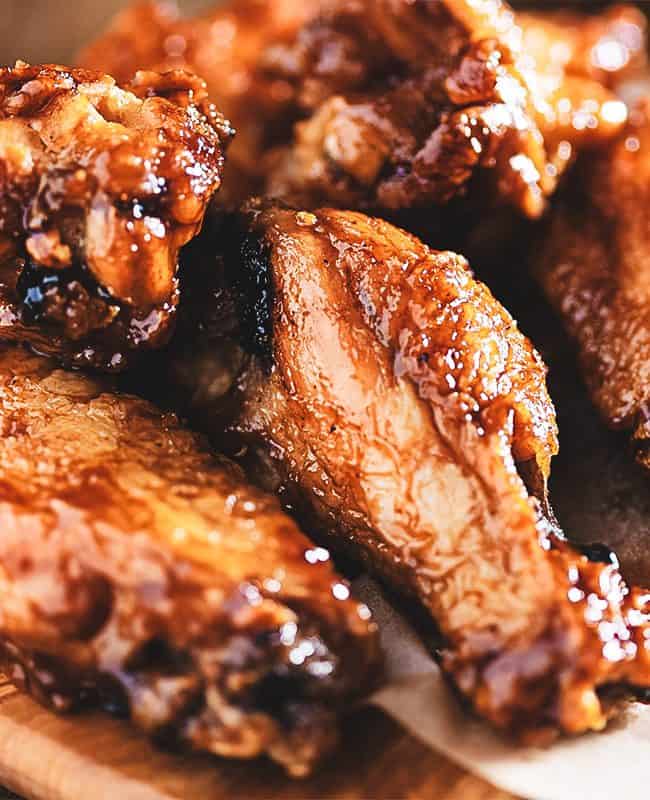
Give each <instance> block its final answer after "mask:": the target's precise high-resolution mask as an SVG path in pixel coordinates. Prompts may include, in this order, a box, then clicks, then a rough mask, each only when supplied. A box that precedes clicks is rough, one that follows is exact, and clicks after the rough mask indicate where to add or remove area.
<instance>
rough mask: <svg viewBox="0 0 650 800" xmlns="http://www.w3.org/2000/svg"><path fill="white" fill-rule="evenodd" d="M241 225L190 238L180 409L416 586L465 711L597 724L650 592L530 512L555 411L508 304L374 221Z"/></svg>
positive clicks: (457, 262) (350, 545)
mask: <svg viewBox="0 0 650 800" xmlns="http://www.w3.org/2000/svg"><path fill="white" fill-rule="evenodd" d="M239 225H240V234H239V235H238V236H235V242H234V243H233V245H232V249H231V252H229V253H228V254H227V255H226V257H225V259H223V260H221V259H220V257H219V256H218V244H217V245H214V244H211V243H210V241H209V239H208V234H207V233H206V234H205V237H206V238H205V239H204V241H203V242H197V244H196V246H194V245H193V246H192V251H193V252H189V253H188V255H187V257H188V259H191V260H192V261H193V263H192V264H191V266H190V269H188V272H187V278H188V282H190V281H192V280H194V281H199V283H198V284H197V285H196V287H195V289H194V290H193V289H192V287H191V286H190V285H188V286H185V287H184V293H183V303H187V306H186V311H185V312H184V313H183V312H182V313H181V320H184V321H182V322H181V324H180V328H179V332H178V334H177V336H178V338H177V341H176V345H175V347H176V355H175V367H174V369H173V372H174V381H175V383H176V387H177V391H179V392H180V394H181V395H183V396H184V397H185V401H186V407H185V410H187V411H188V412H189V413H190V414H191V415H192V416H193V417H194V419H195V420H196V421H197V424H198V425H200V426H201V427H202V428H204V429H205V430H208V431H210V432H211V433H212V434H213V435H214V436H215V437H216V438H217V440H218V442H219V443H220V446H222V447H225V448H226V449H227V450H228V451H232V452H238V453H239V454H240V456H242V454H243V461H244V462H245V463H246V464H247V465H248V468H249V469H250V474H251V476H255V477H256V479H257V480H260V479H263V480H264V482H265V486H266V488H269V489H274V490H275V491H277V492H279V493H280V494H281V496H282V497H283V500H284V502H285V503H286V504H287V506H289V507H290V508H292V509H293V510H294V512H295V513H297V514H298V516H299V517H300V518H301V519H304V520H309V521H310V524H311V525H312V526H313V528H314V529H316V528H317V529H320V530H321V531H322V532H323V534H324V535H326V536H327V537H331V539H330V538H327V541H333V542H334V543H335V545H336V546H338V547H341V548H343V549H347V550H348V551H349V552H350V553H351V554H352V555H353V556H355V557H357V558H361V559H363V560H365V562H366V564H367V565H369V566H370V568H371V569H372V570H374V571H375V572H377V573H378V574H379V575H381V576H383V577H384V578H385V579H386V580H387V581H388V582H389V583H390V584H391V585H392V586H395V587H398V588H399V589H401V590H404V591H406V592H407V593H410V594H411V595H414V596H416V597H417V598H418V599H419V601H420V602H421V603H422V605H423V606H424V608H425V609H426V610H427V611H428V612H429V613H430V615H431V617H432V618H433V619H434V620H435V622H436V623H437V626H438V627H439V629H440V632H441V633H442V635H443V637H444V640H445V646H444V649H443V652H442V664H443V667H444V669H445V670H446V671H447V673H448V674H449V676H450V677H451V678H452V679H453V681H454V682H455V684H456V686H457V687H458V689H459V690H460V691H461V692H462V693H463V694H464V695H465V696H466V697H467V698H468V699H469V700H471V702H472V703H473V705H474V707H475V709H476V710H477V711H478V712H479V713H480V714H482V715H483V716H484V717H486V718H487V719H488V720H490V721H491V722H493V723H494V724H496V725H497V726H500V727H503V728H507V729H510V730H513V731H515V732H517V733H519V734H521V735H523V736H525V737H526V738H531V739H533V740H537V741H539V740H541V739H546V738H547V737H548V736H549V735H553V734H556V733H557V732H558V731H561V732H568V733H579V732H582V731H586V730H591V729H599V728H602V727H603V726H604V724H605V721H606V719H607V716H608V715H609V714H610V712H611V711H612V702H611V701H612V697H613V696H617V695H618V693H619V692H620V691H626V690H627V689H628V688H629V687H647V686H649V685H650V652H649V650H648V648H647V645H646V641H647V638H646V637H647V636H648V630H649V629H648V619H649V617H648V612H649V611H650V608H649V606H648V603H649V601H650V598H649V597H648V596H643V595H642V594H640V593H639V592H637V591H636V590H634V589H628V588H627V587H626V586H625V585H624V583H623V581H622V579H621V576H620V574H619V573H618V571H617V569H616V567H615V565H614V564H611V563H609V564H604V563H592V562H590V561H589V560H588V559H587V557H585V556H583V555H581V554H580V553H579V552H577V551H576V550H574V549H572V548H571V547H570V546H569V545H568V544H567V542H566V541H564V540H563V538H562V537H561V535H560V534H559V533H557V532H556V531H555V530H554V529H553V526H552V525H551V524H550V523H549V522H548V521H547V520H546V519H545V517H544V514H543V513H542V510H543V506H544V502H545V481H546V477H547V475H548V472H549V467H550V461H551V458H552V456H553V454H554V453H555V452H556V449H557V440H556V426H555V415H554V409H553V406H552V403H551V401H550V399H549V397H548V395H547V392H546V386H545V375H546V371H545V367H544V365H543V363H542V361H541V359H540V357H539V355H538V354H537V353H536V352H535V351H534V349H533V348H532V346H531V344H530V343H529V342H528V340H527V339H526V338H525V337H524V336H523V335H522V334H521V333H520V332H519V331H518V329H517V327H516V324H515V322H514V320H513V319H512V318H511V317H510V315H509V314H508V313H507V312H506V311H505V310H504V309H503V308H502V307H501V306H500V305H499V304H498V303H497V301H496V300H495V299H494V298H493V297H492V295H491V294H490V292H489V290H488V289H487V288H486V287H485V286H484V285H482V284H480V283H479V282H477V281H476V280H475V279H474V278H473V276H472V274H471V272H470V271H469V269H468V266H467V262H466V261H465V260H464V259H463V258H462V257H460V256H457V255H455V254H453V253H449V252H435V251H432V250H430V249H428V248H427V247H426V246H424V245H423V244H422V243H421V242H420V241H418V240H417V239H416V238H414V237H412V236H410V235H408V234H406V233H404V232H402V231H400V230H398V229H397V228H395V227H393V226H391V225H389V224H388V223H386V222H383V221H380V220H377V219H370V218H368V217H365V216H364V215H362V214H359V213H352V212H339V211H333V210H320V211H317V212H315V213H311V212H304V211H302V212H294V211H291V210H287V209H280V208H274V207H264V206H257V207H253V208H251V209H250V210H249V212H248V214H247V215H244V217H243V218H242V219H241V220H240V222H239ZM227 227H228V228H229V229H232V228H233V227H234V226H233V223H232V221H229V222H228V224H227ZM213 235H214V236H215V237H216V240H217V242H221V241H222V236H221V233H214V234H213ZM210 251H211V252H212V256H210ZM215 254H217V255H215ZM195 261H198V262H201V261H203V273H204V280H203V281H201V278H200V276H201V266H200V264H197V263H194V262H195ZM181 308H182V307H181ZM520 475H524V476H525V479H526V483H527V484H528V485H529V486H530V487H531V491H534V492H536V493H537V494H538V498H535V497H534V496H533V495H532V494H531V493H529V491H528V490H527V488H526V483H525V482H524V480H523V479H522V477H520Z"/></svg>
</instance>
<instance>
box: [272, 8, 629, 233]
mask: <svg viewBox="0 0 650 800" xmlns="http://www.w3.org/2000/svg"><path fill="white" fill-rule="evenodd" d="M618 13H619V15H621V16H622V17H623V18H624V19H626V20H628V19H629V20H634V22H632V21H630V22H629V24H630V26H632V27H633V28H634V30H635V31H636V32H637V34H638V36H637V38H638V39H639V42H638V43H637V42H635V43H634V46H635V47H637V49H641V47H642V45H641V42H642V41H643V30H644V29H643V28H642V23H641V21H640V17H639V16H638V15H636V14H634V13H633V12H627V11H619V12H618ZM539 19H540V18H539V17H525V20H526V21H528V22H535V24H536V27H535V32H536V33H537V38H540V37H541V36H542V34H543V35H544V36H545V40H546V41H545V45H546V47H550V48H551V52H555V50H554V49H553V48H554V47H555V45H557V47H556V49H558V50H562V52H563V53H565V55H566V58H565V60H564V61H563V60H562V59H561V58H560V57H559V56H558V57H553V56H547V57H546V58H545V59H543V60H541V59H540V63H539V64H538V63H537V62H536V61H535V59H534V58H532V54H534V52H535V51H534V49H532V48H531V49H530V51H529V48H528V45H527V44H526V46H522V39H523V40H524V42H526V43H527V39H528V38H529V37H527V36H526V26H525V25H524V26H523V30H522V26H521V25H520V24H519V21H518V19H517V18H516V16H515V15H514V14H513V12H512V11H511V9H510V8H509V7H508V6H507V4H506V3H503V2H492V0H479V2H473V1H472V2H470V0H436V1H435V2H410V1H409V0H338V1H336V2H333V3H332V4H330V6H329V10H328V11H327V12H325V13H323V14H322V15H321V16H319V17H318V18H317V19H316V20H315V21H312V22H311V23H308V24H307V25H306V26H304V27H303V28H302V29H301V31H300V33H299V35H298V36H297V37H296V38H295V40H294V42H292V43H291V44H290V45H287V46H284V47H282V46H278V47H276V48H274V50H273V51H272V52H271V53H269V54H267V57H266V58H265V59H264V61H263V68H264V69H266V72H267V74H268V75H269V76H275V77H277V78H282V79H284V80H286V81H287V82H288V83H289V84H291V85H292V86H293V91H294V96H295V103H296V105H297V106H298V107H299V109H300V111H301V112H302V113H303V114H304V115H306V116H307V118H306V120H305V121H303V122H300V123H299V124H298V125H297V126H296V129H295V136H294V140H293V142H292V143H291V144H289V145H288V146H287V147H286V148H285V150H284V152H283V153H279V154H278V161H279V163H278V164H277V165H276V166H275V167H274V169H273V172H272V175H271V179H270V182H269V187H268V191H269V194H271V195H275V196H279V197H285V198H287V197H288V198H290V199H291V200H292V201H293V202H299V203H301V204H303V205H312V206H313V205H317V204H319V203H334V204H336V205H337V206H346V207H359V206H362V207H363V206H365V207H370V208H375V209H376V208H382V209H389V210H395V209H403V208H408V209H410V208H414V207H422V206H430V205H432V204H443V203H446V202H448V201H449V200H450V199H451V198H453V197H454V196H457V195H458V194H459V193H464V192H466V191H467V189H468V186H469V185H470V182H473V183H475V180H474V179H475V178H476V177H477V176H480V179H481V184H482V185H485V184H487V188H488V189H489V190H490V192H491V193H496V196H497V198H498V199H499V200H500V201H501V202H505V203H507V204H511V205H513V206H514V207H516V208H518V209H520V210H521V211H522V212H523V213H524V214H526V215H527V216H529V217H537V216H539V215H540V214H541V213H542V211H543V210H544V207H545V199H546V197H547V196H548V195H549V194H550V193H551V192H552V191H553V190H554V188H555V185H556V183H557V178H558V176H559V175H560V174H561V173H562V172H563V171H564V170H565V169H566V166H567V164H569V163H570V162H571V160H572V159H573V156H574V153H575V151H576V150H579V149H582V148H584V147H588V146H592V145H595V144H598V143H601V142H603V141H607V140H608V139H609V138H611V137H612V136H613V135H615V134H616V133H617V132H618V131H619V130H620V128H621V126H622V124H623V123H624V122H625V118H626V110H625V107H624V105H623V104H622V103H621V102H620V101H618V100H617V99H616V97H615V96H614V95H613V94H612V93H611V92H610V91H609V90H608V89H607V88H606V87H605V86H604V85H602V84H601V83H598V82H597V81H595V80H593V79H592V78H591V77H588V76H586V75H585V74H584V73H585V72H589V71H588V70H587V69H586V66H585V65H584V64H583V63H582V54H581V53H579V49H580V48H579V44H578V43H579V42H581V41H582V43H583V44H584V41H592V40H595V41H596V42H597V41H599V39H598V38H597V37H596V36H594V33H593V32H594V31H598V32H601V31H603V30H604V31H615V34H613V37H614V41H615V43H616V44H620V39H621V38H622V37H621V36H620V35H619V33H618V29H617V28H616V22H615V20H614V21H612V19H610V17H609V16H607V17H605V18H604V19H600V20H598V18H597V20H596V21H593V22H591V23H584V25H585V31H584V33H582V32H581V33H578V32H577V31H576V28H578V25H577V23H576V24H574V28H573V30H572V31H565V32H564V35H563V36H562V37H559V38H558V40H557V42H555V43H553V42H551V41H549V40H550V38H551V34H550V32H551V31H555V32H557V31H558V29H559V24H556V25H555V27H552V26H551V24H550V23H549V24H548V26H547V27H545V28H543V30H542V32H540V28H539ZM615 19H616V18H615ZM529 33H530V38H532V32H529ZM616 35H618V36H619V38H618V39H616V38H615V36H616ZM583 40H584V41H583ZM621 47H623V45H622V44H621ZM541 49H542V48H541V47H538V50H541ZM627 53H628V61H632V60H638V59H640V56H637V50H633V48H632V46H630V48H628V51H627ZM593 72H594V74H595V75H600V74H601V73H599V72H598V71H597V70H594V71H593ZM484 191H485V190H481V191H480V192H479V194H484Z"/></svg>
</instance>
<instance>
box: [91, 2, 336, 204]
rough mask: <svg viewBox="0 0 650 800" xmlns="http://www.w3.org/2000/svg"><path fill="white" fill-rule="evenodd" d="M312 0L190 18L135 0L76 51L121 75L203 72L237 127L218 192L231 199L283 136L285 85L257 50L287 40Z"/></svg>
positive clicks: (255, 177) (251, 187)
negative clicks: (261, 64)
mask: <svg viewBox="0 0 650 800" xmlns="http://www.w3.org/2000/svg"><path fill="white" fill-rule="evenodd" d="M319 5H320V1H319V0H300V2H296V0H229V2H226V3H220V4H219V5H218V6H217V7H216V8H213V9H211V10H210V11H208V12H204V13H202V14H200V15H199V16H197V17H193V18H190V19H185V18H182V17H181V16H180V14H179V12H178V9H177V7H176V6H175V4H174V3H169V2H155V1H154V2H144V3H142V2H139V3H136V4H135V5H133V6H131V7H129V8H127V9H126V10H125V11H123V12H121V13H120V14H118V16H117V17H116V18H115V20H114V21H113V23H112V25H111V27H110V28H109V30H108V31H107V32H106V33H105V34H104V35H102V36H100V37H99V39H98V40H97V41H96V42H94V43H93V44H91V45H90V46H89V47H87V48H86V49H85V50H84V51H83V52H82V53H81V54H80V56H79V63H80V64H81V65H82V66H84V67H89V68H91V69H99V70H102V71H105V72H108V73H110V74H111V75H114V76H115V77H116V78H117V80H118V81H128V80H130V79H131V78H132V76H133V75H134V74H135V72H136V70H138V69H144V68H146V69H155V70H158V71H164V70H167V69H172V68H179V67H182V68H186V69H190V70H191V71H192V72H195V73H196V74H197V75H201V77H203V78H205V80H206V81H207V84H208V89H209V91H210V95H211V97H212V99H213V100H214V101H215V102H216V103H217V104H218V106H219V108H220V109H222V110H223V111H224V113H225V114H226V115H227V116H228V118H229V119H230V120H231V121H232V122H233V124H234V125H235V128H236V129H237V137H236V139H235V141H234V143H233V146H232V147H231V149H230V150H229V152H228V165H227V169H226V176H227V178H226V181H225V187H224V191H223V192H222V193H221V194H220V195H219V197H220V199H222V200H223V199H225V200H226V201H230V202H235V201H237V200H240V199H242V200H243V199H244V198H245V197H247V196H248V195H250V194H251V193H252V192H253V191H255V190H257V189H259V187H260V185H261V179H262V177H263V175H264V171H265V165H264V162H263V160H262V153H263V150H264V149H265V148H266V147H268V145H269V143H271V142H273V141H274V139H275V138H276V137H283V138H285V139H286V138H287V137H288V136H289V132H290V129H291V128H290V123H291V120H290V119H288V118H287V117H286V116H285V115H286V112H287V101H288V100H289V98H290V91H289V89H290V87H288V86H287V85H286V83H285V82H284V81H283V80H282V79H276V78H269V79H267V78H266V77H265V76H264V75H262V74H260V73H257V72H256V70H255V67H256V64H257V61H258V59H259V57H260V53H261V52H263V51H264V50H265V48H267V47H272V46H274V45H276V44H280V43H282V42H285V41H287V40H289V39H290V38H291V37H292V36H293V35H294V34H295V32H296V31H297V29H298V28H299V27H300V26H301V25H302V24H303V23H305V22H306V21H307V20H308V19H309V18H310V17H311V16H312V15H313V14H314V13H315V11H316V9H317V8H318V7H319Z"/></svg>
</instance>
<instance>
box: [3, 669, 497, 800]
mask: <svg viewBox="0 0 650 800" xmlns="http://www.w3.org/2000/svg"><path fill="white" fill-rule="evenodd" d="M0 784H3V785H5V786H7V787H8V788H9V789H11V790H12V791H15V792H17V793H19V794H20V795H22V796H24V797H25V798H27V799H28V800H117V798H119V800H190V799H191V798H197V800H262V798H265V800H271V799H272V798H278V799H279V798H282V800H310V799H313V800H317V799H318V800H320V798H332V799H334V798H340V799H341V800H343V799H345V800H359V799H360V798H363V799H364V800H365V799H366V798H368V800H512V798H511V796H510V795H508V794H506V793H504V792H500V791H497V790H496V789H493V788H492V787H490V786H489V785H488V784H487V783H485V782H484V781H482V780H480V779H478V778H474V777H473V776H470V775H468V774H467V773H465V772H464V771H463V770H462V769H460V768H458V767H456V766H454V765H453V764H451V763H450V762H448V761H447V760H446V759H444V758H442V757H440V756H438V755H436V754H435V753H432V752H431V751H430V750H429V749H428V748H427V747H425V746H424V745H422V744H420V743H419V742H418V741H416V740H415V739H413V738H412V737H411V736H409V735H408V734H406V733H404V732H403V731H402V730H401V729H400V728H399V727H398V726H397V725H396V724H395V723H393V722H392V721H391V720H390V719H388V718H387V717H385V716H384V715H383V714H381V713H380V712H379V711H376V710H374V709H364V710H362V711H360V712H358V713H356V714H355V715H354V716H352V717H351V718H350V719H349V720H348V724H347V725H346V726H345V733H344V737H343V741H342V742H341V746H340V748H339V750H338V752H337V753H336V754H335V755H334V756H333V757H332V758H331V759H330V760H329V762H327V763H325V764H324V765H323V766H322V767H321V769H320V771H319V772H318V773H317V774H316V775H315V776H314V777H313V778H310V779H308V780H303V781H292V780H290V779H288V778H286V777H284V775H283V774H282V772H281V771H280V770H279V769H278V768H276V767H274V766H273V765H271V764H267V763H266V762H262V761H258V762H227V761H224V760H222V759H217V758H212V757H207V756H206V757H200V756H179V755H174V754H171V753H165V752H162V751H160V750H157V749H155V748H154V747H152V746H151V745H150V744H149V743H148V742H147V741H146V740H145V739H144V737H142V736H140V735H139V734H138V733H137V732H136V731H134V730H133V729H132V728H131V726H130V725H129V724H128V723H126V722H123V721H120V720H115V719H112V718H110V717H108V716H106V715H104V714H101V713H88V714H78V715H74V716H69V717H59V716H57V715H55V714H53V713H51V712H49V711H47V710H45V709H43V708H41V707H40V706H38V705H37V704H36V703H35V702H34V701H32V700H31V699H29V698H28V697H26V696H24V695H22V694H21V693H19V692H18V691H17V690H16V689H15V688H14V687H13V686H12V685H11V684H10V683H9V682H8V681H7V680H6V679H5V678H4V677H3V676H0Z"/></svg>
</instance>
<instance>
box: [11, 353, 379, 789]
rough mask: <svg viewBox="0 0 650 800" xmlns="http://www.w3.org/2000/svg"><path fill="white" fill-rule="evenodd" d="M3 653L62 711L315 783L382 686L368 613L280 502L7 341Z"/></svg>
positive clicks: (102, 387) (169, 424)
mask: <svg viewBox="0 0 650 800" xmlns="http://www.w3.org/2000/svg"><path fill="white" fill-rule="evenodd" d="M0 431H1V432H2V433H1V437H0V453H1V457H0V526H1V527H2V537H1V541H0V646H1V650H2V656H3V658H4V660H5V662H6V664H7V665H9V666H8V670H9V674H10V675H11V677H12V679H13V680H14V681H16V682H17V683H18V684H23V685H24V686H25V687H26V688H27V689H28V690H29V691H30V692H31V693H32V694H34V695H35V696H36V697H37V698H39V699H41V700H42V701H44V702H47V703H49V704H51V705H52V706H53V707H54V708H56V709H58V710H65V709H68V708H70V707H71V706H75V705H77V704H78V703H80V702H88V701H92V702H99V703H101V704H103V705H107V706H110V707H112V708H116V707H117V708H121V709H123V710H125V711H128V712H130V715H131V716H132V718H133V720H134V721H135V723H136V724H137V725H139V726H140V727H141V728H143V729H144V730H146V731H148V732H149V733H150V734H152V735H154V736H156V737H164V738H165V739H167V740H170V739H171V740H175V741H178V742H179V743H183V744H186V745H189V746H191V747H192V748H194V749H198V750H205V751H209V752H212V753H216V754H218V755H225V756H231V757H238V758H249V757H253V756H257V755H259V754H263V753H266V754H268V755H269V756H270V757H271V758H273V759H274V760H276V761H278V762H279V763H281V764H282V765H283V766H284V767H285V768H286V769H287V770H288V771H289V772H290V773H292V774H294V775H302V774H304V773H305V772H307V771H309V769H310V767H311V766H312V764H313V763H314V761H315V760H316V759H317V758H318V757H319V756H321V755H322V754H323V753H324V752H326V751H327V750H329V749H330V748H331V746H332V744H333V742H334V741H335V739H336V717H337V714H338V712H339V711H340V710H342V709H345V708H347V707H349V706H350V705H351V704H352V702H353V701H354V700H355V698H357V697H359V696H360V695H361V694H362V693H363V691H364V690H367V688H368V686H369V681H370V679H371V677H372V676H373V674H374V673H375V671H376V666H377V643H376V637H375V631H374V627H373V624H372V622H371V621H370V619H369V612H368V609H367V608H366V607H365V606H363V605H360V604H359V603H357V602H355V601H354V600H353V599H350V598H349V594H350V593H349V590H348V588H347V586H346V585H345V583H344V582H342V581H341V579H339V578H338V577H337V575H336V574H335V573H334V571H333V569H332V567H331V565H330V564H329V563H328V562H327V559H328V555H327V551H325V550H324V549H323V548H315V547H314V546H313V545H311V544H310V542H309V541H308V540H307V539H306V538H305V537H304V536H303V535H302V534H301V533H300V531H299V530H298V528H297V527H296V525H295V523H294V522H292V521H291V520H290V519H289V518H288V517H287V516H285V515H284V513H283V512H282V511H281V510H280V507H279V504H278V502H277V500H275V499H274V498H271V497H269V496H267V495H264V494H262V493H261V492H259V491H258V490H255V489H252V488H250V487H249V486H248V485H246V483H245V482H244V481H243V477H242V475H241V473H240V470H239V468H238V467H236V466H234V465H233V464H231V463H229V462H227V461H226V460H225V459H218V458H214V457H213V456H211V455H210V454H209V453H208V451H207V450H206V449H205V448H204V446H203V443H202V442H201V441H200V440H199V439H198V438H197V437H196V436H194V435H193V434H191V433H189V432H187V431H185V430H183V429H182V428H180V427H179V425H178V422H177V421H176V420H175V418H173V417H172V416H171V415H164V414H162V413H161V412H159V411H157V410H156V409H154V408H153V407H152V406H150V405H149V404H148V403H147V402H145V401H143V400H139V399H136V398H135V397H131V396H128V395H120V394H116V393H115V392H114V391H112V390H111V386H110V385H109V384H108V383H107V382H106V381H104V382H100V381H97V380H92V379H89V378H86V377H83V376H82V375H81V374H80V373H77V372H74V373H73V372H63V371H61V370H59V369H57V367H56V365H54V363H53V362H51V361H48V360H47V359H44V358H42V357H39V356H34V355H28V354H27V353H26V352H25V351H23V350H20V349H13V348H11V347H8V346H7V345H2V346H1V349H0Z"/></svg>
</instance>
